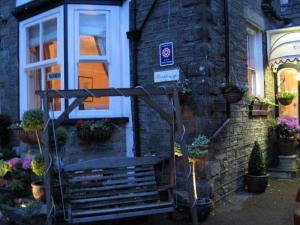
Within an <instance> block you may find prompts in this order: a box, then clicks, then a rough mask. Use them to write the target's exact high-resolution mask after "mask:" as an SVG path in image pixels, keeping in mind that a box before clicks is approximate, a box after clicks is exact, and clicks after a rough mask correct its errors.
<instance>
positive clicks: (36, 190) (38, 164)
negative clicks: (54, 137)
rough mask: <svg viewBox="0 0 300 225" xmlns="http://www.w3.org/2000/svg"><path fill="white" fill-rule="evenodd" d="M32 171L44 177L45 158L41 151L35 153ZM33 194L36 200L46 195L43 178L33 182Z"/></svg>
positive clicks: (40, 199)
mask: <svg viewBox="0 0 300 225" xmlns="http://www.w3.org/2000/svg"><path fill="white" fill-rule="evenodd" d="M31 169H32V172H33V173H34V174H35V175H36V176H38V177H42V176H44V173H45V160H44V156H43V155H42V154H41V153H38V154H35V155H34V156H33V157H32V160H31ZM31 188H32V195H33V197H34V199H35V200H37V201H42V200H43V198H44V195H45V188H44V183H43V181H42V180H40V179H39V180H37V181H34V182H32V183H31Z"/></svg>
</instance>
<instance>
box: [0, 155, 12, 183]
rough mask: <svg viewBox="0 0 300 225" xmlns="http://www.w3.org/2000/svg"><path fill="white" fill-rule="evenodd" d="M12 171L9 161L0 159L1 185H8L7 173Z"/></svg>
mask: <svg viewBox="0 0 300 225" xmlns="http://www.w3.org/2000/svg"><path fill="white" fill-rule="evenodd" d="M9 171H10V168H9V166H8V163H7V162H6V161H4V160H3V159H1V160H0V186H3V185H6V184H7V181H6V179H4V177H5V175H6V174H7V173H8V172H9Z"/></svg>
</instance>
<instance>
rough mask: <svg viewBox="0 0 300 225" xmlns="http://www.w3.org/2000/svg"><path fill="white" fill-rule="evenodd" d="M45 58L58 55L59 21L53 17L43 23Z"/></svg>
mask: <svg viewBox="0 0 300 225" xmlns="http://www.w3.org/2000/svg"><path fill="white" fill-rule="evenodd" d="M43 52H44V54H43V55H44V60H46V59H53V58H56V57H57V22H56V19H52V20H49V21H46V22H44V23H43Z"/></svg>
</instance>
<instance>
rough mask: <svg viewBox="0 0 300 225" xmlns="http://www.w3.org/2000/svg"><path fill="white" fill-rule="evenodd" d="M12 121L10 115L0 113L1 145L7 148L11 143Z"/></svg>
mask: <svg viewBox="0 0 300 225" xmlns="http://www.w3.org/2000/svg"><path fill="white" fill-rule="evenodd" d="M10 125H11V121H10V118H9V116H8V115H4V114H0V147H1V148H6V147H7V146H8V145H9V144H10V135H9V133H10V132H9V126H10Z"/></svg>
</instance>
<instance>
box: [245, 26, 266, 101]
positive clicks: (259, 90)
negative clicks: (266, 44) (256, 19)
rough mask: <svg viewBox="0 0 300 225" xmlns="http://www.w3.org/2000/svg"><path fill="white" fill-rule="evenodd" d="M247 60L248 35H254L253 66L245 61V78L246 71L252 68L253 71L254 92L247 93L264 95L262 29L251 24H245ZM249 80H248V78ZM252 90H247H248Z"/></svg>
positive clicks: (258, 95)
mask: <svg viewBox="0 0 300 225" xmlns="http://www.w3.org/2000/svg"><path fill="white" fill-rule="evenodd" d="M246 29H247V38H246V40H247V61H248V49H249V41H248V40H249V39H248V37H249V35H252V36H253V37H254V46H253V48H254V55H253V57H254V68H251V67H249V65H248V63H247V79H249V77H248V71H249V70H252V71H254V72H255V77H254V84H253V85H254V87H255V88H254V93H249V95H252V96H256V97H264V96H265V93H264V91H265V90H264V71H263V40H262V31H261V30H260V29H258V28H257V27H254V26H252V25H247V27H246ZM248 82H249V80H248ZM250 91H252V90H249V92H250Z"/></svg>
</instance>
